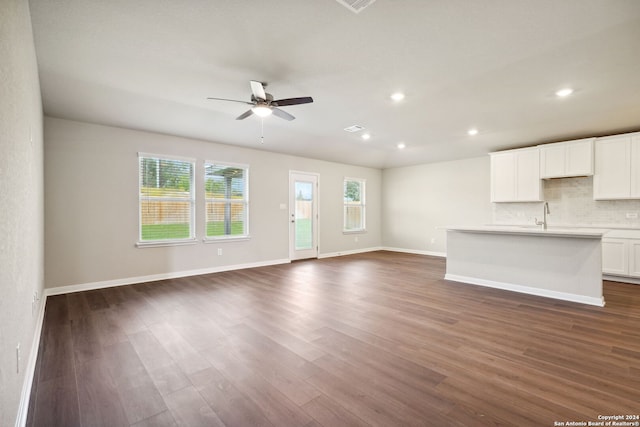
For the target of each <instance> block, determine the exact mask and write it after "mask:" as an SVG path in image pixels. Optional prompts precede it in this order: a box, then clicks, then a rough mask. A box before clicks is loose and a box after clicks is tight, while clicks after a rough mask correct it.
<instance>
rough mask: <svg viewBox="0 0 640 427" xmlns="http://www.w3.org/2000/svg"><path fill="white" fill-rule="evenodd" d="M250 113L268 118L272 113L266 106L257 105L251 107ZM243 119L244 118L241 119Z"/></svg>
mask: <svg viewBox="0 0 640 427" xmlns="http://www.w3.org/2000/svg"><path fill="white" fill-rule="evenodd" d="M251 111H252V112H253V114H255V115H256V116H258V117H263V118H264V117H269V116H270V115H271V113H273V111H272V110H271V108H269V107H268V106H266V105H262V104H258V105H256V106H255V107H251ZM243 118H244V117H243Z"/></svg>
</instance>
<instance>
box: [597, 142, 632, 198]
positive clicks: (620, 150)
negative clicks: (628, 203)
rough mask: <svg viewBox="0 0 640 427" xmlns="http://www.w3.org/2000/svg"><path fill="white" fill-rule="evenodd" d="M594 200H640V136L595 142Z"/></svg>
mask: <svg viewBox="0 0 640 427" xmlns="http://www.w3.org/2000/svg"><path fill="white" fill-rule="evenodd" d="M593 198H594V199H596V200H611V199H640V134H625V135H616V136H610V137H605V138H598V139H597V140H596V142H595V173H594V176H593Z"/></svg>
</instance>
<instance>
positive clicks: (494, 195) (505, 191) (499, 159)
mask: <svg viewBox="0 0 640 427" xmlns="http://www.w3.org/2000/svg"><path fill="white" fill-rule="evenodd" d="M515 176H516V162H515V154H514V153H498V154H492V155H491V201H492V202H513V201H515V199H516V179H515Z"/></svg>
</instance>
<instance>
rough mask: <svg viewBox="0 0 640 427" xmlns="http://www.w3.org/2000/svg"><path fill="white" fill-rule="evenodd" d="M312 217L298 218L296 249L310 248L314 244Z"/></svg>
mask: <svg viewBox="0 0 640 427" xmlns="http://www.w3.org/2000/svg"><path fill="white" fill-rule="evenodd" d="M312 225H313V223H312V222H311V218H308V219H302V218H299V219H296V249H310V248H311V247H312V245H313V234H312V230H311V227H312Z"/></svg>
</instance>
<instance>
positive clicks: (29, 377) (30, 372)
mask: <svg viewBox="0 0 640 427" xmlns="http://www.w3.org/2000/svg"><path fill="white" fill-rule="evenodd" d="M42 294H43V298H42V301H41V303H40V310H39V312H38V319H37V320H36V330H35V331H34V334H33V342H32V343H31V351H30V352H29V360H28V361H27V366H26V369H27V370H26V372H25V376H24V380H23V381H24V382H23V383H22V394H21V395H20V406H19V407H18V418H16V427H24V426H25V425H26V424H27V416H28V415H29V399H30V398H31V387H32V386H33V377H34V375H35V372H36V363H37V361H38V351H39V349H40V335H41V334H42V325H43V323H44V308H45V306H46V305H47V293H46V289H45V290H44V291H43V292H42Z"/></svg>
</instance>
